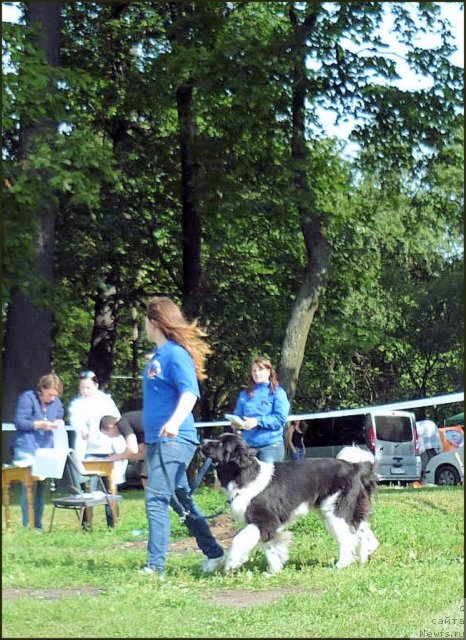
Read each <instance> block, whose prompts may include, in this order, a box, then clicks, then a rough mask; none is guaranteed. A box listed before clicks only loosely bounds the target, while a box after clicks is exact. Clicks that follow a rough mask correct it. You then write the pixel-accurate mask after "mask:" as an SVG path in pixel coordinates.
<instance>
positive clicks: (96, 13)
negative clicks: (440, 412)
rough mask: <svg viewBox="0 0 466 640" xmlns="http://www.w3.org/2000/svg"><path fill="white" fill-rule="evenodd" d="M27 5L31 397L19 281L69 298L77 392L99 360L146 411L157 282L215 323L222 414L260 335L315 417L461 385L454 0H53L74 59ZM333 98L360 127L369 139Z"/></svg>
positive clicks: (11, 95)
mask: <svg viewBox="0 0 466 640" xmlns="http://www.w3.org/2000/svg"><path fill="white" fill-rule="evenodd" d="M22 4H23V3H22ZM24 4H27V5H29V9H30V10H31V8H32V13H31V12H30V13H29V15H25V19H24V20H23V21H22V22H21V23H20V24H15V25H4V32H3V47H4V67H5V68H4V103H3V133H4V181H5V185H4V187H5V188H4V193H5V196H4V206H5V227H4V229H5V234H4V235H5V242H4V279H3V283H4V284H3V317H4V320H5V322H4V336H3V338H4V358H5V362H9V363H10V364H9V365H8V367H7V368H4V378H8V379H9V380H10V381H11V384H10V385H9V387H8V389H9V390H8V394H9V396H10V405H9V406H11V404H12V402H13V401H14V398H15V395H16V394H17V393H18V392H19V391H20V390H21V387H22V386H24V385H25V384H28V385H30V386H33V385H34V384H35V381H36V380H37V378H38V377H39V375H40V374H42V373H45V371H44V370H43V369H44V366H45V365H44V364H41V363H39V362H38V361H37V358H36V357H34V355H33V353H31V350H30V344H29V338H30V336H29V335H28V334H27V331H28V330H27V329H25V327H24V326H23V325H22V323H18V321H15V322H12V318H14V317H16V318H18V317H19V316H18V313H19V312H18V306H17V300H16V298H15V296H16V295H17V293H15V292H20V293H21V295H23V296H26V297H27V298H28V300H29V302H30V304H31V305H32V308H33V309H35V310H39V311H40V310H47V312H48V313H49V314H50V319H49V320H46V322H48V323H49V328H50V337H49V338H48V340H49V342H50V353H51V356H50V357H49V361H48V362H47V366H49V367H53V368H54V369H55V370H56V371H57V373H59V374H60V375H62V377H63V379H64V381H65V400H68V399H69V398H70V397H71V396H72V395H74V393H75V391H76V380H77V374H78V372H79V370H80V368H82V367H91V368H93V369H94V370H95V371H96V372H97V374H98V376H99V378H100V379H101V381H102V385H103V386H104V387H108V388H109V389H110V390H111V391H112V392H113V394H114V396H115V399H116V400H117V402H118V403H119V405H120V406H121V408H123V409H124V408H129V407H133V406H138V403H139V402H140V391H139V383H138V376H139V375H140V372H141V368H142V366H143V364H144V357H145V353H146V352H147V350H148V348H149V345H148V344H147V342H146V341H145V339H144V336H143V335H141V334H140V331H139V329H140V328H141V323H142V319H143V317H144V309H145V303H146V302H147V300H148V299H149V298H150V296H151V295H153V294H164V295H169V296H171V297H173V298H174V299H175V300H177V301H179V302H180V303H182V304H183V308H184V309H185V311H186V313H187V314H188V316H189V317H199V318H200V320H201V324H203V325H204V326H205V327H206V329H207V331H208V334H209V340H210V343H211V345H212V347H213V350H214V353H213V355H212V356H211V357H210V359H209V361H208V369H207V372H208V376H209V377H208V379H207V381H206V382H205V383H204V384H203V389H202V398H201V403H200V405H199V408H198V412H199V416H200V417H202V418H203V419H205V420H208V419H213V418H215V417H218V416H220V415H222V413H223V412H224V411H225V410H227V409H229V408H231V406H232V405H233V403H234V401H235V398H236V395H237V393H238V390H239V388H240V386H241V385H243V384H245V383H246V381H247V378H248V375H249V363H250V360H251V358H252V356H253V355H254V354H257V353H263V354H266V355H268V356H269V357H270V358H271V359H272V361H273V362H274V364H275V365H276V366H277V368H278V369H279V372H280V379H281V381H282V383H283V384H284V386H285V388H286V389H287V391H288V393H289V395H290V398H291V399H292V400H293V411H295V412H296V411H298V410H300V409H302V410H306V411H309V410H313V409H316V410H317V409H322V408H327V409H330V408H336V407H342V408H343V407H350V406H355V405H357V404H364V405H366V404H371V403H383V402H388V401H390V400H403V399H410V398H413V397H419V396H422V395H426V394H427V395H430V394H436V393H446V392H449V391H457V390H458V388H460V387H461V380H462V362H463V342H462V335H463V325H464V319H463V310H462V300H463V289H464V284H463V269H462V267H463V250H462V243H463V227H462V217H463V159H462V150H463V116H462V98H463V94H462V89H463V70H462V69H460V68H458V67H457V66H455V65H454V64H453V63H452V62H451V60H450V56H451V53H452V52H453V50H454V44H453V39H452V33H451V27H450V25H449V24H448V23H447V21H446V20H445V18H444V17H443V16H442V12H441V8H440V6H439V3H401V2H398V3H397V2H395V3H384V2H364V3H347V2H329V3H320V2H300V3H297V2H296V3H295V2H273V3H272V2H270V3H261V2H225V3H223V2H177V3H156V2H146V3H125V2H120V3H94V2H65V3H47V4H48V5H51V6H52V7H54V8H55V9H57V8H58V12H59V17H60V25H59V28H60V38H59V45H58V44H57V45H56V46H57V47H58V49H59V50H58V53H59V59H58V60H55V61H54V62H53V64H52V63H51V62H50V61H49V60H48V59H47V56H46V55H45V54H44V51H45V48H44V47H45V45H44V42H45V44H47V42H48V41H47V38H49V39H50V38H51V37H52V35H51V34H50V32H49V31H47V30H46V29H45V27H44V22H43V21H42V22H41V20H40V17H37V15H36V14H34V10H33V9H34V5H39V4H45V3H34V2H32V3H24ZM388 17H391V20H392V25H393V26H392V30H393V31H394V32H395V33H396V36H397V39H398V43H399V47H400V48H399V51H397V52H393V51H391V50H390V48H389V47H388V45H387V42H386V41H385V35H384V30H381V28H380V27H381V25H382V23H383V21H384V20H387V19H388ZM38 34H41V36H42V39H39V40H38V38H37V35H38ZM44 38H45V40H44ZM399 56H403V57H404V59H405V62H406V64H407V65H408V66H409V67H410V69H411V70H412V71H413V72H416V73H418V74H419V75H420V76H421V77H422V78H423V79H424V80H425V82H424V83H423V84H422V88H420V89H412V90H407V89H405V88H400V86H399V83H398V82H397V81H398V80H399V76H398V69H397V64H396V61H397V57H399ZM50 87H52V89H50ZM323 110H326V111H327V112H328V111H332V112H334V113H335V114H336V117H337V118H338V119H340V120H345V119H346V120H348V121H349V122H350V123H352V133H351V135H350V140H351V141H352V142H354V144H355V145H357V146H356V147H355V149H356V151H354V153H353V154H352V156H351V157H349V156H348V154H347V153H346V151H345V146H344V144H343V142H342V141H341V140H338V139H336V138H332V137H329V136H328V134H326V131H325V128H324V126H323V124H322V113H323ZM45 121H46V123H47V124H46V126H45V124H44V122H45ZM51 123H53V125H51ZM51 126H52V130H51ZM25 136H26V137H28V136H29V138H28V139H29V140H32V142H33V144H32V143H31V144H29V145H28V146H27V148H25V146H24V139H25ZM44 203H46V204H47V207H45V206H44ZM52 204H53V207H52V210H51V205H52ZM44 220H53V230H52V231H51V233H52V236H53V237H52V240H53V256H54V258H53V275H49V276H45V277H44V276H43V275H42V276H41V274H40V273H39V272H38V271H37V269H35V268H34V264H35V256H36V255H37V249H38V246H40V243H41V238H42V237H43V236H42V235H41V229H42V228H43V224H44ZM15 313H16V315H15ZM28 313H29V312H28ZM41 331H42V333H44V332H45V331H46V329H45V328H44V329H42V330H41ZM25 332H26V333H25ZM10 345H14V348H13V347H12V346H10ZM15 361H16V362H22V363H23V364H22V367H23V371H26V372H27V374H24V375H23V377H21V376H19V375H18V371H16V372H15ZM26 375H28V376H29V379H26ZM120 376H125V378H124V379H122V378H121V377H120Z"/></svg>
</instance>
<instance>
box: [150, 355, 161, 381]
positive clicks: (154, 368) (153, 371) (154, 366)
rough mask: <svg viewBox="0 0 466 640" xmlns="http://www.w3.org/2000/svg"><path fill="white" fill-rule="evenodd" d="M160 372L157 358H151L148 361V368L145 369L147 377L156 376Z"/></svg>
mask: <svg viewBox="0 0 466 640" xmlns="http://www.w3.org/2000/svg"><path fill="white" fill-rule="evenodd" d="M161 373H162V366H161V364H160V362H159V361H158V360H155V359H153V360H151V361H150V363H149V369H148V371H147V375H148V376H149V378H156V377H157V376H159V375H160V374H161Z"/></svg>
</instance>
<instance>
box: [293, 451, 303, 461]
mask: <svg viewBox="0 0 466 640" xmlns="http://www.w3.org/2000/svg"><path fill="white" fill-rule="evenodd" d="M304 453H305V451H304V449H296V451H290V460H302V459H303V458H304Z"/></svg>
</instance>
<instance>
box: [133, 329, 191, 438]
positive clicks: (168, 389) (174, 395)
mask: <svg viewBox="0 0 466 640" xmlns="http://www.w3.org/2000/svg"><path fill="white" fill-rule="evenodd" d="M186 391H190V392H191V393H194V395H196V396H197V397H198V398H199V384H198V381H197V377H196V370H195V368H194V363H193V360H192V358H191V356H190V355H189V353H188V352H187V351H186V349H185V348H184V347H182V346H181V345H179V344H177V343H176V342H173V341H172V340H168V341H167V342H166V343H165V344H164V345H163V346H162V347H159V348H157V349H156V351H155V353H154V355H153V356H152V358H151V360H150V362H149V364H148V365H147V366H146V367H145V369H144V375H143V403H142V422H143V426H144V436H145V441H146V443H147V444H156V443H157V442H158V441H159V432H160V429H161V428H162V426H163V425H164V424H165V422H167V420H168V419H169V418H170V417H171V415H172V414H173V412H174V411H175V409H176V406H177V404H178V400H179V399H180V396H181V394H182V393H185V392H186ZM177 439H179V440H182V441H185V442H186V441H187V442H193V443H195V444H198V442H199V438H198V435H197V430H196V426H195V423H194V416H193V414H192V413H190V414H189V415H188V417H187V418H186V420H184V422H183V423H182V424H181V426H180V430H179V432H178V438H177Z"/></svg>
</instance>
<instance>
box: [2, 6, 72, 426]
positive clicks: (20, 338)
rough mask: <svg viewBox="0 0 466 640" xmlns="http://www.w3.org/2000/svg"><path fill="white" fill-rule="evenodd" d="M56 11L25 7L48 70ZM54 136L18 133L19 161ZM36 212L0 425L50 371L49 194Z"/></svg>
mask: <svg viewBox="0 0 466 640" xmlns="http://www.w3.org/2000/svg"><path fill="white" fill-rule="evenodd" d="M60 10H61V3H59V2H28V3H27V7H26V19H27V22H28V24H34V23H40V24H41V30H40V32H39V35H38V37H37V39H36V40H35V41H34V43H33V44H34V45H35V46H37V47H39V48H42V49H43V51H44V53H45V56H46V60H47V62H48V64H50V65H51V66H58V64H59V59H60ZM50 90H51V91H52V90H53V88H52V87H51V88H50ZM54 133H55V123H54V122H51V121H50V119H46V118H44V120H42V121H41V122H39V123H37V124H35V125H30V126H28V127H23V131H22V135H21V145H22V146H21V155H22V157H23V159H27V155H28V149H29V148H30V147H31V146H32V145H33V144H34V140H35V138H36V137H37V136H41V137H44V136H45V137H46V136H48V137H52V136H53V135H54ZM43 184H47V176H46V175H44V176H43ZM36 206H37V207H38V210H40V216H41V222H40V227H39V230H38V235H37V239H36V255H35V260H34V267H33V273H32V278H31V280H32V281H33V282H34V281H35V282H36V284H35V292H34V294H27V293H26V292H25V291H22V290H21V288H20V287H15V288H14V289H13V290H12V291H11V297H10V300H9V305H8V314H7V321H6V328H5V350H4V356H3V403H4V404H3V412H2V419H3V420H4V421H12V420H13V417H14V410H15V405H16V399H17V396H18V394H19V393H21V392H22V391H24V390H25V389H30V388H35V385H36V382H37V380H38V378H39V377H40V376H41V375H43V374H45V373H48V372H49V371H50V370H51V367H52V310H51V309H50V304H48V302H47V300H46V297H47V295H48V294H49V293H50V285H52V284H53V259H54V248H55V222H54V218H55V206H56V205H55V201H54V198H53V194H52V193H50V197H48V198H47V201H46V202H44V201H43V199H39V198H38V201H37V204H36ZM37 283H44V286H43V292H41V291H39V287H41V285H40V284H37ZM41 288H42V287H41ZM49 299H50V298H49Z"/></svg>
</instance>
